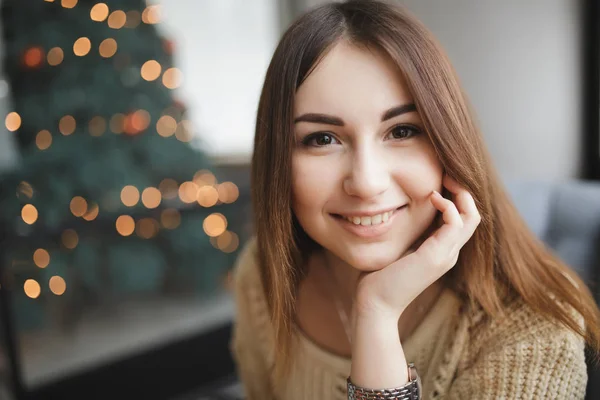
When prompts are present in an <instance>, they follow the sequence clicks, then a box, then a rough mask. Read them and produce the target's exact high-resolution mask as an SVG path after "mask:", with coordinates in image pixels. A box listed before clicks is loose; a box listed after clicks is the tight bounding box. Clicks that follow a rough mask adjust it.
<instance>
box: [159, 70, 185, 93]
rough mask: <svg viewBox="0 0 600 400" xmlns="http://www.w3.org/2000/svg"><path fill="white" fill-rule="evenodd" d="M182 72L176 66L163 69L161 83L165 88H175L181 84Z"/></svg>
mask: <svg viewBox="0 0 600 400" xmlns="http://www.w3.org/2000/svg"><path fill="white" fill-rule="evenodd" d="M182 80H183V74H182V73H181V71H180V70H179V69H177V68H169V69H168V70H166V71H165V73H164V74H163V77H162V82H163V85H165V87H166V88H167V89H177V88H178V87H179V86H180V85H181V81H182Z"/></svg>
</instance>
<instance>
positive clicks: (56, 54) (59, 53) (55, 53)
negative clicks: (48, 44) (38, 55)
mask: <svg viewBox="0 0 600 400" xmlns="http://www.w3.org/2000/svg"><path fill="white" fill-rule="evenodd" d="M46 58H47V59H48V64H49V65H52V66H53V67H55V66H57V65H58V64H60V63H61V62H63V60H64V59H65V53H64V52H63V49H61V48H60V47H53V48H51V49H50V51H49V52H48V55H47V56H46Z"/></svg>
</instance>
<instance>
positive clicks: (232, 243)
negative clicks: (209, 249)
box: [217, 231, 240, 253]
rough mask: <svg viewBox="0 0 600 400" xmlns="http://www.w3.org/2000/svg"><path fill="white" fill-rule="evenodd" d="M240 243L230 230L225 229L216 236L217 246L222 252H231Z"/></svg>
mask: <svg viewBox="0 0 600 400" xmlns="http://www.w3.org/2000/svg"><path fill="white" fill-rule="evenodd" d="M239 245H240V239H239V237H238V235H237V234H235V233H234V232H231V231H225V232H223V234H222V235H220V236H219V237H217V248H218V249H219V250H221V251H223V252H224V253H233V252H234V251H236V250H237V248H238V247H239Z"/></svg>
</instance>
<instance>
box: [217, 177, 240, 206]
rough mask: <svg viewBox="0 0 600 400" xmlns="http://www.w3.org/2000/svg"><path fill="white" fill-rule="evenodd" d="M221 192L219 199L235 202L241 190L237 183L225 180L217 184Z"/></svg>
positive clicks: (225, 201)
mask: <svg viewBox="0 0 600 400" xmlns="http://www.w3.org/2000/svg"><path fill="white" fill-rule="evenodd" d="M217 191H218V192H219V200H220V201H221V202H223V203H227V204H229V203H233V202H235V201H236V200H237V199H238V197H239V196H240V191H239V189H238V187H237V185H236V184H235V183H233V182H223V183H221V184H220V185H218V186H217Z"/></svg>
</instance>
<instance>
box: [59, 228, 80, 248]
mask: <svg viewBox="0 0 600 400" xmlns="http://www.w3.org/2000/svg"><path fill="white" fill-rule="evenodd" d="M61 239H62V244H63V246H65V247H66V248H67V249H70V250H73V249H74V248H75V247H77V245H78V244H79V235H78V234H77V232H75V230H73V229H65V231H64V232H63V233H62V235H61Z"/></svg>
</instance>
